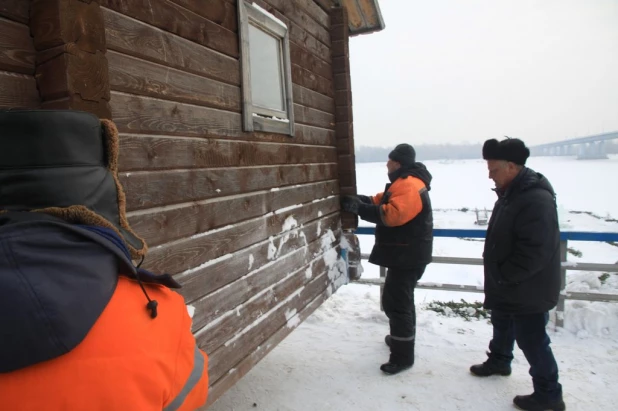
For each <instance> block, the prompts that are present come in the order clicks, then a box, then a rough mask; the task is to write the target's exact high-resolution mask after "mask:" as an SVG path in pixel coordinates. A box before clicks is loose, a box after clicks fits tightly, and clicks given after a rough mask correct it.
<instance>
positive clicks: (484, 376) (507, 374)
mask: <svg viewBox="0 0 618 411" xmlns="http://www.w3.org/2000/svg"><path fill="white" fill-rule="evenodd" d="M470 374H472V375H474V376H475V377H480V378H486V377H491V376H492V375H497V376H499V377H508V376H509V375H511V373H510V372H509V373H503V372H496V373H493V374H489V375H481V374H475V373H474V372H473V371H472V370H470Z"/></svg>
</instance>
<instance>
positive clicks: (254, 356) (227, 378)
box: [206, 291, 329, 408]
mask: <svg viewBox="0 0 618 411" xmlns="http://www.w3.org/2000/svg"><path fill="white" fill-rule="evenodd" d="M328 296H329V293H328V291H324V292H322V294H320V295H319V296H318V297H316V298H315V299H314V300H313V301H311V302H310V303H309V304H308V305H307V306H306V307H305V308H303V309H302V311H300V312H299V313H297V314H296V315H294V316H292V317H291V318H290V320H291V321H295V322H298V323H299V324H300V323H302V322H303V321H305V320H306V319H307V318H309V316H311V314H313V313H314V312H315V310H317V309H318V308H319V307H320V306H321V305H322V304H323V303H324V301H326V299H327V298H328ZM294 329H295V328H291V327H288V326H287V324H286V325H284V326H282V327H280V328H279V330H278V331H277V332H275V333H274V334H272V335H271V336H270V337H268V339H266V340H265V341H263V342H262V344H260V345H259V346H258V347H257V348H256V349H255V350H254V351H252V352H251V353H250V354H249V355H247V356H246V357H245V358H244V359H243V360H242V361H240V362H239V363H238V364H236V365H235V366H234V368H231V369H230V370H229V372H228V373H227V374H225V375H224V376H223V377H222V378H220V379H219V380H218V381H217V382H216V383H214V384H212V383H211V384H212V385H211V386H210V388H209V390H208V401H207V402H206V408H208V407H209V406H210V405H212V404H214V403H215V402H216V401H217V400H218V399H219V397H221V395H223V393H225V392H226V391H227V390H228V389H230V388H231V387H232V386H233V385H234V384H235V383H236V382H238V381H239V380H240V379H241V378H242V377H243V376H244V375H246V374H247V373H248V372H249V371H250V370H251V369H252V368H253V367H255V365H257V363H258V362H260V360H262V359H263V358H264V357H265V356H266V355H267V354H268V353H269V352H271V351H272V350H273V349H275V347H276V346H277V345H278V344H279V343H280V342H281V341H283V340H284V339H285V338H286V337H287V336H288V335H289V334H290V333H291V332H292V331H293V330H294Z"/></svg>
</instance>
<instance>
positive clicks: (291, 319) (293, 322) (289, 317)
mask: <svg viewBox="0 0 618 411" xmlns="http://www.w3.org/2000/svg"><path fill="white" fill-rule="evenodd" d="M296 314H297V312H296V308H294V309H292V310H287V311H286V312H285V320H286V321H287V323H286V325H287V327H288V328H296V327H298V324H300V318H299V316H298V315H296Z"/></svg>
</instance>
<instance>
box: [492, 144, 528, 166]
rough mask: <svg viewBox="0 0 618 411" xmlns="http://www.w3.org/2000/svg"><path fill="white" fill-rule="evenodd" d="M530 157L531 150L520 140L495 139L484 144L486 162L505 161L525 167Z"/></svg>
mask: <svg viewBox="0 0 618 411" xmlns="http://www.w3.org/2000/svg"><path fill="white" fill-rule="evenodd" d="M528 157H530V150H529V149H528V147H526V145H525V144H524V142H523V141H521V140H520V139H518V138H507V139H505V140H502V141H498V140H496V139H495V138H492V139H491V140H487V141H485V144H483V159H484V160H505V161H510V162H512V163H515V164H518V165H520V166H523V165H525V164H526V160H527V159H528Z"/></svg>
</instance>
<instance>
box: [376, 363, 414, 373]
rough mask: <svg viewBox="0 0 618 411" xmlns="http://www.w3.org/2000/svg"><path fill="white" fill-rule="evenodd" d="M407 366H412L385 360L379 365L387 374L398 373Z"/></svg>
mask: <svg viewBox="0 0 618 411" xmlns="http://www.w3.org/2000/svg"><path fill="white" fill-rule="evenodd" d="M408 368H412V364H393V363H392V362H387V363H385V364H382V366H381V367H380V369H381V370H382V372H384V373H385V374H389V375H393V374H399V373H400V372H402V371H405V370H407V369H408Z"/></svg>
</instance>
